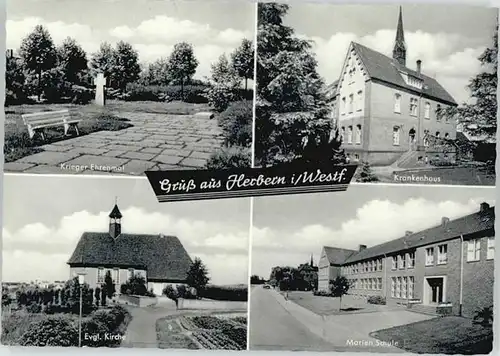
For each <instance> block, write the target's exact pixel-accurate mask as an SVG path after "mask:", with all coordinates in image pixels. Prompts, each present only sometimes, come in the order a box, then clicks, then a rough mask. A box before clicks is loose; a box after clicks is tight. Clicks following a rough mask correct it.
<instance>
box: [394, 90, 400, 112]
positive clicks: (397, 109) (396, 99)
mask: <svg viewBox="0 0 500 356" xmlns="http://www.w3.org/2000/svg"><path fill="white" fill-rule="evenodd" d="M394 112H396V113H398V114H401V94H395V95H394Z"/></svg>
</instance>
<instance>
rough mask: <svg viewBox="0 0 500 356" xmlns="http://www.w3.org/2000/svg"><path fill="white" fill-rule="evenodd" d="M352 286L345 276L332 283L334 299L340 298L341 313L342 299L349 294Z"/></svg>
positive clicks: (340, 307) (340, 308)
mask: <svg viewBox="0 0 500 356" xmlns="http://www.w3.org/2000/svg"><path fill="white" fill-rule="evenodd" d="M350 287H351V284H350V283H349V281H348V280H347V278H345V277H344V276H339V277H337V278H335V279H333V280H331V281H330V291H331V292H332V297H334V298H339V311H341V310H342V297H343V296H344V295H346V294H347V293H348V292H349V288H350Z"/></svg>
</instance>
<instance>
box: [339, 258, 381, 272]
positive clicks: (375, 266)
mask: <svg viewBox="0 0 500 356" xmlns="http://www.w3.org/2000/svg"><path fill="white" fill-rule="evenodd" d="M382 269H383V263H382V259H381V258H379V259H376V260H371V261H365V262H359V263H356V264H353V265H349V266H345V267H342V274H344V275H347V274H356V273H366V272H378V271H382Z"/></svg>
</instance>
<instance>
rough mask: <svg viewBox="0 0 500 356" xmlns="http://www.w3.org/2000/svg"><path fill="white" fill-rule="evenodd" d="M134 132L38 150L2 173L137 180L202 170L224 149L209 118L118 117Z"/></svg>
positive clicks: (112, 133) (101, 135) (128, 114)
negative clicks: (150, 174) (167, 172)
mask: <svg viewBox="0 0 500 356" xmlns="http://www.w3.org/2000/svg"><path fill="white" fill-rule="evenodd" d="M117 116H119V117H122V118H126V119H129V120H130V123H131V124H132V125H134V126H132V127H130V128H127V129H124V130H120V131H99V132H94V133H91V134H89V135H85V136H80V137H75V138H71V139H67V140H63V141H59V142H54V143H52V144H47V145H44V146H42V148H43V149H44V151H43V152H40V153H36V154H34V155H31V156H26V157H23V158H21V159H19V160H17V161H14V162H10V163H6V164H5V165H4V170H5V171H6V172H23V173H44V174H52V173H64V174H108V175H109V174H122V175H123V174H125V175H141V174H143V173H144V171H147V170H176V169H203V168H204V167H205V164H206V162H207V160H208V159H209V157H210V156H211V154H212V153H214V152H216V151H218V150H219V149H220V148H221V146H222V140H223V137H222V132H221V129H220V127H219V126H218V124H217V120H216V119H210V118H209V117H208V115H207V113H200V114H197V115H165V114H150V113H133V112H120V113H119V114H118V115H117Z"/></svg>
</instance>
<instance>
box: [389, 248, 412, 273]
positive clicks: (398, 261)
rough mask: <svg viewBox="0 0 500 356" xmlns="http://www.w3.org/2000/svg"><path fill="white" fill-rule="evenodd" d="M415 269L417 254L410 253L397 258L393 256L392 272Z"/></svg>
mask: <svg viewBox="0 0 500 356" xmlns="http://www.w3.org/2000/svg"><path fill="white" fill-rule="evenodd" d="M414 267H415V252H408V253H406V254H401V255H397V256H392V266H391V269H392V270H396V269H405V268H408V269H412V268H414Z"/></svg>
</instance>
